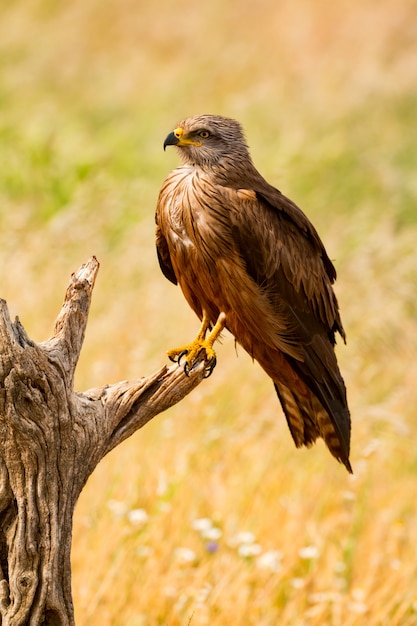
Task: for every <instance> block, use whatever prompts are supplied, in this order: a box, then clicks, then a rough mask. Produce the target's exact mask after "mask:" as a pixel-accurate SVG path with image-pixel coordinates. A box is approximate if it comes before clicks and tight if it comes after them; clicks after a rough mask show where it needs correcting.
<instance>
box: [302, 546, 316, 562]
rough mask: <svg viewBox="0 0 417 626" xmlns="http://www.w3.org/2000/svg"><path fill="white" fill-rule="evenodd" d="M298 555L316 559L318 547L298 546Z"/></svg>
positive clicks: (303, 557)
mask: <svg viewBox="0 0 417 626" xmlns="http://www.w3.org/2000/svg"><path fill="white" fill-rule="evenodd" d="M298 556H299V557H300V558H301V559H306V560H310V559H317V558H318V556H319V549H318V548H317V546H313V545H311V546H305V547H304V548H300V549H299V550H298Z"/></svg>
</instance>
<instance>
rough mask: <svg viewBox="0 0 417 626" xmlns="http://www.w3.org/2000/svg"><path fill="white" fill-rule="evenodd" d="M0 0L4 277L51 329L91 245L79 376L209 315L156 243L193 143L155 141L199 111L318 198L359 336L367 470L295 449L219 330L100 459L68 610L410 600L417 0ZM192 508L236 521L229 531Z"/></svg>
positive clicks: (351, 342)
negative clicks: (194, 306) (195, 382)
mask: <svg viewBox="0 0 417 626" xmlns="http://www.w3.org/2000/svg"><path fill="white" fill-rule="evenodd" d="M1 8H2V20H1V24H0V34H1V37H0V163H1V167H0V271H1V283H0V284H1V293H0V295H1V296H2V297H3V298H5V299H6V300H7V301H8V304H9V307H10V309H11V311H12V313H13V314H18V315H19V316H20V318H21V320H22V322H23V324H24V325H25V327H26V329H27V331H28V332H29V334H30V336H31V337H32V338H33V339H34V340H36V341H41V340H43V339H45V338H46V337H47V336H48V335H49V334H50V333H51V330H52V326H53V322H54V319H55V315H56V314H57V312H58V311H59V308H60V305H61V302H62V298H63V294H64V291H65V288H66V285H67V282H68V277H69V275H70V273H71V272H72V271H74V270H75V269H77V267H79V265H80V264H81V263H82V262H84V261H85V260H86V259H87V258H89V257H90V256H91V255H92V254H96V256H97V257H98V259H99V261H100V263H101V270H100V274H99V277H98V281H97V285H96V288H95V293H94V297H93V306H92V310H91V315H90V323H89V327H88V329H87V337H86V342H85V346H84V350H83V353H82V357H81V360H80V364H79V368H78V371H77V377H76V384H77V387H78V388H80V389H85V388H88V387H91V386H95V385H98V384H104V383H106V382H114V381H116V380H120V379H125V378H136V377H138V376H141V375H146V374H149V373H151V372H152V371H154V370H155V369H156V368H157V367H159V366H160V365H161V364H162V363H163V362H165V351H166V350H167V349H168V348H170V347H172V346H173V345H178V343H179V342H181V341H184V342H185V341H188V340H189V339H190V329H191V336H192V335H193V332H194V331H192V329H193V328H195V329H197V326H198V324H197V320H196V318H195V317H194V316H193V314H192V313H191V311H189V310H188V308H187V305H186V303H185V301H184V299H183V298H182V296H181V293H180V292H179V290H178V289H176V288H174V287H173V286H172V285H170V284H169V283H168V282H167V281H165V279H164V278H163V276H162V275H161V274H160V272H159V268H158V265H157V260H156V255H155V251H154V208H155V204H156V198H157V195H158V191H159V188H160V185H161V183H162V181H163V179H164V177H165V176H166V174H167V173H168V171H169V170H170V169H172V168H173V167H174V166H175V165H176V163H177V157H176V155H175V153H174V151H172V152H167V153H166V154H164V153H163V151H162V142H163V139H164V137H165V135H166V134H167V133H168V132H169V131H170V130H171V129H172V128H173V127H174V125H175V123H176V122H177V121H178V120H179V119H181V118H183V117H184V116H186V115H189V114H194V113H201V112H213V113H220V114H224V115H229V116H232V117H236V118H237V119H239V120H240V121H241V122H242V123H243V124H244V127H245V129H246V133H247V137H248V141H249V144H250V146H251V152H252V155H253V158H254V161H255V163H256V165H257V166H258V168H259V170H260V171H261V172H262V173H263V174H264V175H265V177H266V178H267V179H268V180H269V181H270V182H271V183H273V184H275V185H276V186H278V187H279V188H280V189H281V190H282V191H283V192H284V193H286V194H287V195H289V196H290V197H291V198H292V199H294V200H295V201H296V202H297V203H298V204H299V205H300V206H301V207H302V208H303V210H304V211H305V212H306V213H307V214H308V215H309V217H310V218H311V219H312V220H313V222H314V224H315V225H316V226H317V228H318V230H319V232H320V234H321V236H322V238H323V240H324V241H325V243H326V246H327V248H328V251H329V254H330V256H331V258H333V259H335V263H336V266H337V269H338V275H339V278H338V283H337V293H338V297H339V299H340V303H341V309H342V317H343V320H344V325H345V328H346V330H347V335H348V344H347V346H346V347H345V346H343V345H340V346H338V358H339V361H340V364H341V368H342V371H343V374H344V377H345V379H346V383H347V387H348V394H349V400H350V405H351V410H352V418H353V441H352V463H353V467H354V470H355V474H354V476H353V477H352V478H350V477H349V476H347V475H346V474H345V473H344V471H343V469H342V468H341V467H338V466H337V465H335V463H334V461H333V459H332V458H330V456H329V455H328V454H327V453H326V451H325V450H324V446H322V445H318V446H316V447H315V448H313V449H312V450H310V451H306V450H302V451H297V450H295V449H294V447H293V445H292V442H291V440H290V435H289V433H288V432H287V428H286V425H285V423H284V420H283V418H282V415H281V412H280V409H279V408H278V406H277V401H276V398H275V395H274V393H273V389H272V388H271V385H270V384H269V381H268V380H266V378H265V376H264V375H263V374H262V372H261V371H260V370H259V368H258V367H257V366H256V365H254V364H252V362H251V361H250V359H249V358H248V357H247V356H246V355H244V354H243V352H242V351H241V350H238V357H236V354H235V349H234V344H233V340H232V338H231V337H228V336H225V338H224V341H223V344H222V345H221V346H219V348H218V357H219V358H218V366H217V368H216V371H215V373H214V375H213V377H212V378H211V379H210V380H209V381H207V382H206V383H205V384H204V385H201V386H200V387H199V388H198V389H197V390H196V391H195V392H194V393H193V394H192V395H191V396H190V397H189V398H187V399H186V400H184V401H183V402H182V403H181V404H180V405H179V406H177V407H175V408H173V409H172V410H170V411H169V412H168V413H167V414H165V415H163V416H160V417H158V418H156V419H155V420H154V422H153V423H151V424H149V425H148V426H147V427H146V428H145V429H144V430H143V432H140V433H138V434H137V435H135V436H134V437H133V438H132V439H131V440H129V441H127V442H125V443H124V444H123V445H122V446H120V448H119V449H117V450H115V451H114V452H112V454H111V455H109V457H108V458H106V459H105V460H104V461H103V462H102V463H101V464H100V466H99V467H98V468H97V470H96V472H95V474H94V475H93V476H92V477H91V479H90V481H89V483H88V484H87V486H86V488H85V491H84V492H83V494H82V496H81V499H80V502H79V505H78V508H77V513H76V519H75V526H74V547H73V571H74V578H73V587H74V600H75V606H76V614H77V623H78V624H83V625H84V626H95V625H96V624H100V626H107V625H108V626H110V625H112V626H122V625H123V626H148V625H150V626H151V625H152V626H154V625H157V624H164V625H167V626H175V625H181V626H185V625H188V624H191V626H197V625H198V624H213V625H219V626H220V625H223V624H225V623H230V624H233V625H234V624H236V625H237V626H240V625H242V626H243V625H245V626H246V625H247V624H256V625H257V626H258V625H260V626H269V625H271V626H272V625H275V624H277V623H279V624H282V625H283V626H285V625H287V624H288V625H296V626H301V624H303V625H308V626H314V625H316V624H317V625H318V624H320V625H322V624H329V625H334V626H339V625H342V624H343V626H346V625H347V626H349V625H355V626H356V625H358V624H367V625H368V624H375V625H381V626H382V625H384V626H385V625H386V624H390V626H391V625H394V626H395V625H412V624H417V590H416V583H415V581H416V580H417V567H416V556H417V555H416V539H417V533H416V528H417V519H416V511H415V480H416V471H417V449H416V446H415V445H414V443H413V442H414V441H415V440H416V434H417V433H416V425H415V410H416V407H417V390H416V384H415V381H416V380H417V365H416V361H415V354H416V351H417V311H416V287H417V252H416V240H417V219H416V215H417V212H416V196H417V185H416V180H417V179H416V165H417V130H416V126H417V125H416V123H415V119H416V112H417V80H416V79H417V62H416V58H417V57H416V53H417V37H416V33H415V26H414V24H415V14H416V13H415V12H416V9H417V6H416V3H415V2H414V1H411V0H410V1H408V0H401V1H400V2H393V0H384V1H382V2H376V1H374V0H365V1H364V2H362V3H361V4H360V5H358V4H357V5H349V4H347V3H345V2H343V1H342V0H338V1H337V2H333V3H330V2H328V1H325V0H317V1H315V2H314V3H313V2H310V1H308V0H300V1H299V2H297V3H294V2H290V1H289V0H284V1H283V2H280V3H279V4H278V3H274V2H272V0H260V2H257V3H253V2H249V1H248V0H245V1H244V2H239V3H238V2H236V1H230V0H228V1H226V2H220V0H214V1H213V2H211V3H200V4H196V3H194V4H191V3H189V2H187V1H186V0H180V1H178V2H175V3H174V2H172V1H171V0H163V1H162V2H160V3H158V4H156V3H154V4H150V3H144V2H137V1H136V2H135V1H134V0H121V1H119V2H115V1H114V0H108V1H107V2H99V1H98V0H91V2H89V3H88V4H87V3H83V2H80V0H74V1H73V2H71V3H64V2H61V1H54V2H51V1H48V0H26V1H25V2H23V0H18V1H17V2H14V3H13V4H10V3H5V2H2V3H1ZM115 502H116V504H115ZM135 509H144V510H145V511H146V513H147V515H148V517H147V521H145V522H142V523H141V524H136V525H135V523H134V516H133V517H132V516H129V512H131V511H132V510H133V511H134V510H135ZM199 518H207V519H209V520H210V521H211V523H212V525H213V527H215V528H218V529H219V531H220V532H221V536H220V537H219V538H218V539H217V541H216V542H215V543H216V549H215V550H214V551H210V550H209V549H208V547H207V541H206V540H205V539H204V537H201V534H200V533H199V532H198V531H196V530H195V529H194V528H193V522H194V521H195V520H196V519H199ZM132 520H133V521H132ZM241 531H250V532H251V533H253V535H254V540H253V542H252V543H251V542H249V548H248V549H249V552H250V550H251V549H252V550H255V552H256V550H257V549H258V548H253V544H254V545H255V546H260V550H261V552H260V554H253V556H244V553H245V550H240V545H241V544H239V541H237V540H236V537H237V536H238V535H239V533H240V532H241ZM236 541H237V543H236ZM251 545H252V548H251V547H250V546H251ZM179 548H188V550H191V553H190V552H189V553H188V556H189V558H190V560H188V561H187V560H186V558H185V557H184V554H187V553H184V552H181V551H178V549H179ZM306 548H309V549H310V552H309V551H308V550H307V552H306V550H305V549H306ZM245 549H247V546H246V548H245ZM274 551H278V552H279V555H278V557H277V555H276V554H275V556H274ZM271 554H272V556H271ZM306 554H307V555H308V554H310V555H313V556H310V557H306V556H305V555H306ZM263 555H266V557H267V558H266V559H264V561H262V559H261V557H262V556H263ZM268 558H269V559H270V560H269V561H268ZM274 559H275V560H274ZM262 563H263V564H262Z"/></svg>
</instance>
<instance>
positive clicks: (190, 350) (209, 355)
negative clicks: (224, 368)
mask: <svg viewBox="0 0 417 626" xmlns="http://www.w3.org/2000/svg"><path fill="white" fill-rule="evenodd" d="M225 324H226V315H225V314H224V313H220V315H219V317H218V319H217V322H216V324H215V326H214V327H213V329H212V331H211V332H210V334H209V336H208V337H207V338H206V333H207V331H208V329H209V328H210V321H209V319H208V317H207V315H206V314H205V313H204V315H203V321H202V323H201V328H200V330H199V332H198V335H197V337H196V338H195V339H194V341H193V342H192V343H189V344H187V345H185V346H182V347H181V348H173V349H172V350H169V351H168V353H167V354H168V357H169V358H170V359H171V361H174V363H178V365H180V364H181V360H182V359H183V358H184V357H185V363H184V372H185V374H186V375H187V376H188V375H189V373H190V372H191V370H192V369H193V367H195V366H196V365H197V363H198V362H199V361H200V356H202V355H203V354H205V357H204V362H205V371H204V378H208V377H209V376H210V374H211V373H212V372H213V370H214V368H215V366H216V362H217V359H216V353H215V351H214V349H213V344H214V342H215V341H216V339H217V338H218V336H219V335H220V333H221V332H222V330H223V329H224V327H225Z"/></svg>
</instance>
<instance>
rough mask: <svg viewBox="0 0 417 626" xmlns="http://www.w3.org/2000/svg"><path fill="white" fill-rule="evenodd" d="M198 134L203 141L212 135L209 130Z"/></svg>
mask: <svg viewBox="0 0 417 626" xmlns="http://www.w3.org/2000/svg"><path fill="white" fill-rule="evenodd" d="M198 134H199V136H200V137H202V138H203V139H207V137H210V133H209V132H208V130H200V132H199V133H198Z"/></svg>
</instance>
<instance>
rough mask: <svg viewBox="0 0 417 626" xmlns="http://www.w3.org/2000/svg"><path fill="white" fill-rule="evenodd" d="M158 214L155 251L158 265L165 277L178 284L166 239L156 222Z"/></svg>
mask: <svg viewBox="0 0 417 626" xmlns="http://www.w3.org/2000/svg"><path fill="white" fill-rule="evenodd" d="M159 217H160V216H159V215H158V214H157V215H156V253H157V255H158V261H159V267H160V268H161V270H162V273H163V275H164V276H165V278H168V280H170V281H171V283H174V285H176V284H178V280H177V277H176V276H175V272H174V268H173V267H172V263H171V257H170V254H169V249H168V244H167V241H166V239H165V237H164V235H163V233H162V230H161V227H160V225H159V223H158V219H159Z"/></svg>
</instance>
